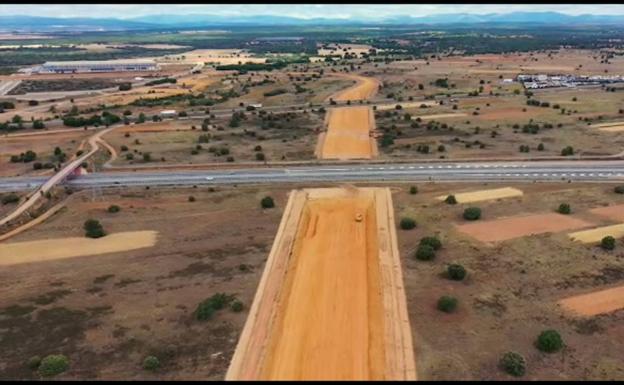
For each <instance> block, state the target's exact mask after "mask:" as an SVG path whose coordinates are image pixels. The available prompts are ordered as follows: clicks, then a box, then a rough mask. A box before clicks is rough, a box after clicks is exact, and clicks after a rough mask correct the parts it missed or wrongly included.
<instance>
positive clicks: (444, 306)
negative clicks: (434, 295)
mask: <svg viewBox="0 0 624 385" xmlns="http://www.w3.org/2000/svg"><path fill="white" fill-rule="evenodd" d="M456 308H457V298H454V297H451V296H448V295H443V296H442V297H440V299H438V310H440V311H443V312H445V313H452V312H454V311H455V309H456Z"/></svg>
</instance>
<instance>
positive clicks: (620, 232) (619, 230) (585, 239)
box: [569, 224, 624, 243]
mask: <svg viewBox="0 0 624 385" xmlns="http://www.w3.org/2000/svg"><path fill="white" fill-rule="evenodd" d="M607 235H610V236H612V237H614V238H616V239H617V238H621V237H623V236H624V224H619V225H611V226H604V227H597V228H595V229H591V230H584V231H578V232H576V233H571V234H569V236H570V238H572V239H573V240H575V241H581V242H582V243H594V242H600V241H601V240H602V238H604V237H606V236H607Z"/></svg>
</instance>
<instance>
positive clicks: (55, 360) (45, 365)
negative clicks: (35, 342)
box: [39, 354, 69, 377]
mask: <svg viewBox="0 0 624 385" xmlns="http://www.w3.org/2000/svg"><path fill="white" fill-rule="evenodd" d="M67 369H69V359H68V358H67V357H65V356H64V355H62V354H51V355H49V356H47V357H45V358H44V359H43V360H41V363H40V364H39V374H41V375H42V376H44V377H52V376H56V375H57V374H60V373H63V372H64V371H66V370H67Z"/></svg>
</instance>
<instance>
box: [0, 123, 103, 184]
mask: <svg viewBox="0 0 624 385" xmlns="http://www.w3.org/2000/svg"><path fill="white" fill-rule="evenodd" d="M90 133H91V132H90V131H84V130H80V129H76V130H73V131H67V132H63V133H56V134H52V135H51V136H46V135H43V136H39V135H37V136H16V137H10V136H9V137H3V136H0V142H1V143H2V144H1V145H0V176H4V177H8V176H20V175H29V174H33V173H34V172H35V171H34V170H33V163H34V162H42V163H45V162H51V161H53V155H54V148H55V147H56V146H58V147H60V148H61V149H62V150H63V151H64V152H65V153H67V156H68V158H69V157H71V156H72V155H74V154H75V152H76V151H78V149H79V146H80V143H81V141H82V140H84V139H86V138H87V137H88V136H89V135H90ZM51 137H52V138H54V140H53V141H51V140H50V139H51ZM28 150H32V151H34V152H35V153H36V154H37V159H36V160H35V161H34V162H29V163H11V162H10V158H11V155H19V154H20V153H22V152H26V151H28Z"/></svg>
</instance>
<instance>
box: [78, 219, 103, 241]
mask: <svg viewBox="0 0 624 385" xmlns="http://www.w3.org/2000/svg"><path fill="white" fill-rule="evenodd" d="M83 228H84V230H85V232H86V234H85V236H86V237H88V238H100V237H103V236H105V235H106V233H105V232H104V228H103V227H102V224H101V223H100V222H99V221H98V220H95V219H87V220H86V221H85V223H84V225H83Z"/></svg>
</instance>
